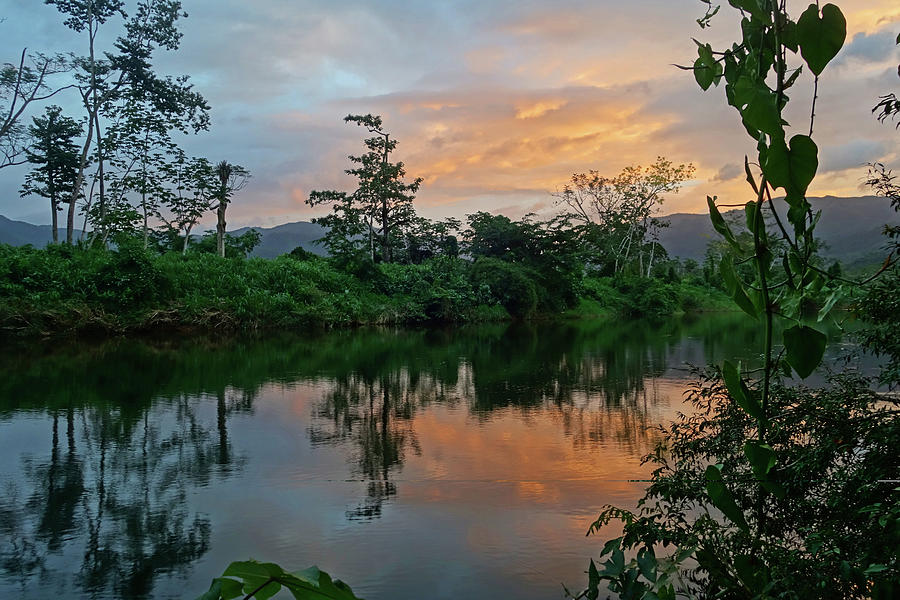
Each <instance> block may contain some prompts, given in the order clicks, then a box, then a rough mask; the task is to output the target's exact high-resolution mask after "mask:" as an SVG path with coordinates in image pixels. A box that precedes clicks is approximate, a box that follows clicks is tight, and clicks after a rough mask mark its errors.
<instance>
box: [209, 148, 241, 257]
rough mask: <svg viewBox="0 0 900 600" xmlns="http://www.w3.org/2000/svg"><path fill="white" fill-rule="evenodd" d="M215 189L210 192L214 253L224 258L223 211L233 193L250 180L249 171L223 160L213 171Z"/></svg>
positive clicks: (226, 207)
mask: <svg viewBox="0 0 900 600" xmlns="http://www.w3.org/2000/svg"><path fill="white" fill-rule="evenodd" d="M213 176H214V178H215V182H216V187H215V189H214V191H213V192H212V200H213V206H212V208H213V209H214V210H215V211H216V251H217V253H218V254H219V256H221V257H222V258H225V211H226V210H227V209H228V205H229V204H230V203H231V196H232V195H233V194H234V192H237V191H240V190H242V189H244V186H246V185H247V182H248V181H249V180H250V171H248V170H247V169H245V168H244V167H242V166H240V165H234V164H231V163H230V162H228V161H225V160H223V161H222V162H220V163H219V164H217V165H216V166H215V168H214V169H213Z"/></svg>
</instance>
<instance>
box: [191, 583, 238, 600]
mask: <svg viewBox="0 0 900 600" xmlns="http://www.w3.org/2000/svg"><path fill="white" fill-rule="evenodd" d="M222 597H223V596H222V582H221V581H220V580H219V579H213V582H212V585H211V586H209V589H208V590H207V591H206V592H205V593H204V594H203V595H201V596H198V597H197V600H219V599H220V598H222ZM232 597H233V596H232Z"/></svg>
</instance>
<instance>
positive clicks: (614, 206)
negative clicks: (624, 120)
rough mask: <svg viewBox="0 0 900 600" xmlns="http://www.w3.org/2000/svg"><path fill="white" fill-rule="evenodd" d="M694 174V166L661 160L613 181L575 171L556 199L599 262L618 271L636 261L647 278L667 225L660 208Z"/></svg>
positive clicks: (630, 169) (631, 168)
mask: <svg viewBox="0 0 900 600" xmlns="http://www.w3.org/2000/svg"><path fill="white" fill-rule="evenodd" d="M693 173H694V166H693V165H692V164H690V163H688V164H681V165H677V166H676V165H675V164H673V163H672V162H671V161H669V160H666V159H665V158H663V157H659V158H657V159H656V162H655V163H653V164H652V165H650V166H649V167H646V168H642V167H640V166H629V167H626V168H625V169H623V170H622V172H621V173H619V174H618V175H616V176H615V177H606V176H603V175H601V174H600V173H599V172H597V171H588V172H587V173H576V174H575V175H573V176H572V179H571V180H570V181H569V183H567V184H566V185H565V186H564V187H563V189H562V191H561V192H559V193H557V194H555V195H556V198H557V202H558V204H560V205H562V206H564V207H565V208H566V214H567V216H568V217H569V218H571V219H572V220H573V221H574V222H576V223H578V224H579V225H580V227H579V229H580V230H581V233H582V235H583V238H584V240H585V241H586V242H587V243H588V244H590V245H591V246H592V248H593V250H594V251H595V252H596V253H597V258H598V259H599V260H600V261H601V262H605V263H607V264H609V265H611V267H612V271H613V272H614V273H616V272H619V271H621V270H622V269H623V268H625V267H626V266H628V265H629V264H630V263H631V262H632V260H633V259H637V261H638V270H639V272H640V273H641V274H646V275H648V276H649V273H650V271H651V269H652V268H653V260H654V258H655V249H656V246H657V241H658V229H659V227H664V226H665V222H664V221H661V220H660V219H658V218H656V215H657V214H658V212H659V207H660V206H661V205H662V203H663V201H664V200H665V196H666V194H670V193H677V191H678V189H679V187H680V186H681V184H682V183H684V182H685V181H686V180H688V179H689V178H690V177H691V176H692V175H693ZM645 255H646V258H647V260H646V266H645V260H644V258H645Z"/></svg>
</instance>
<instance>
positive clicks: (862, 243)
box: [0, 196, 900, 265]
mask: <svg viewBox="0 0 900 600" xmlns="http://www.w3.org/2000/svg"><path fill="white" fill-rule="evenodd" d="M776 202H779V201H777V200H776ZM810 203H811V204H812V205H813V209H814V210H821V211H822V218H821V220H820V221H819V224H818V226H817V227H816V233H817V235H818V237H819V238H820V239H821V240H822V241H824V242H825V245H826V247H825V248H824V250H823V251H822V254H823V255H824V256H826V257H828V258H832V259H838V260H840V261H841V262H843V263H844V264H845V265H862V264H867V263H872V262H876V261H878V260H879V258H878V257H879V256H882V255H883V252H882V248H883V246H884V243H885V239H884V237H883V236H882V235H881V230H882V228H883V227H884V225H885V223H897V222H898V220H900V219H898V214H897V213H896V212H894V211H893V210H892V209H891V207H890V205H889V203H888V201H887V200H885V199H884V198H877V197H874V196H865V197H860V198H837V197H834V196H826V197H824V198H810ZM782 208H783V207H782ZM784 213H785V211H784V210H783V209H782V211H781V214H784ZM725 216H726V218H727V219H730V220H733V221H735V222H742V221H743V211H741V210H733V211H729V212H727V213H725ZM663 218H664V219H665V220H666V221H668V222H669V226H668V227H666V228H664V229H662V230H661V232H660V242H661V243H662V245H663V247H665V248H666V250H667V251H668V252H669V255H670V256H677V257H680V258H693V259H694V260H697V261H701V260H702V259H703V256H704V253H705V252H706V246H707V244H708V243H709V242H710V241H712V240H716V239H718V234H717V233H716V232H715V231H714V230H713V227H712V224H711V223H710V220H709V215H706V214H687V213H677V214H672V215H667V216H665V217H663ZM250 229H251V228H250V227H243V228H241V229H237V230H235V231H232V232H230V233H232V234H235V235H240V234H242V233H244V232H246V231H248V230H250ZM253 229H256V230H257V231H259V232H260V233H261V234H262V239H261V241H260V244H259V246H258V247H257V248H256V250H255V251H254V253H253V254H254V256H260V257H263V258H274V257H276V256H279V255H281V254H284V253H286V252H290V251H291V250H293V249H294V248H296V247H297V246H302V247H303V248H304V249H306V250H309V251H310V252H314V253H316V254H320V255H321V254H324V253H325V252H324V249H323V248H322V247H321V246H320V245H318V244H316V243H314V242H315V240H317V239H319V238H321V237H322V235H323V233H324V228H322V227H321V226H320V225H316V224H314V223H309V222H307V221H297V222H293V223H284V224H282V225H278V226H276V227H254V228H253ZM61 233H62V232H61ZM80 234H81V232H80V231H78V232H76V237H77V236H79V235H80ZM63 236H64V234H63ZM50 239H51V230H50V226H49V225H32V224H30V223H25V222H23V221H13V220H11V219H8V218H6V217H3V216H0V243H3V244H11V245H13V246H22V245H25V244H31V245H33V246H36V247H41V246H44V245H46V244H47V243H48V242H49V241H50ZM882 257H883V256H882Z"/></svg>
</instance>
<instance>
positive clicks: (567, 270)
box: [0, 213, 727, 334]
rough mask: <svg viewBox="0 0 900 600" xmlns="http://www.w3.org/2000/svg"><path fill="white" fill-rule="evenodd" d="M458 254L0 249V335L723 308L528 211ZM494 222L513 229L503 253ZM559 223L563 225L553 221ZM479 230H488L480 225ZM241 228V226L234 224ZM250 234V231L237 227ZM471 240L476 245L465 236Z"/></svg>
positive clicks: (667, 265)
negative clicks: (588, 255)
mask: <svg viewBox="0 0 900 600" xmlns="http://www.w3.org/2000/svg"><path fill="white" fill-rule="evenodd" d="M470 221H471V222H472V223H474V225H475V227H474V229H469V230H466V231H465V232H464V233H465V235H464V236H463V239H462V240H461V244H460V250H459V251H460V252H462V253H465V256H464V257H463V256H460V255H459V254H457V255H454V254H453V253H449V252H441V253H438V254H436V255H434V256H429V257H427V258H423V259H422V260H420V261H417V262H405V263H381V262H379V263H372V262H369V261H364V262H360V263H356V264H348V263H341V262H340V261H339V259H335V258H326V257H319V256H316V255H313V254H311V253H308V252H306V251H304V250H303V249H302V248H298V249H296V250H295V251H294V252H292V253H290V254H286V255H283V256H280V257H278V258H275V259H271V260H269V259H262V258H246V257H245V256H246V253H247V251H248V250H249V249H250V248H251V247H252V242H253V240H252V239H250V240H247V239H246V237H245V238H244V239H242V238H230V237H228V238H226V242H227V246H226V253H227V254H228V256H227V257H226V258H221V257H219V256H217V255H216V254H215V253H213V252H209V251H207V252H204V251H202V250H203V248H204V247H206V248H207V249H211V248H212V242H213V240H212V238H211V237H207V238H206V239H205V240H204V241H201V242H199V243H197V244H195V246H196V249H193V250H191V251H190V252H188V253H187V254H183V253H182V252H181V251H179V250H174V249H170V250H169V251H168V252H159V251H157V247H156V246H153V245H151V247H150V248H149V249H145V248H144V247H143V241H142V239H141V238H140V237H137V238H134V239H132V240H130V241H129V240H123V241H122V242H121V243H120V244H119V245H118V246H117V247H116V248H114V249H104V248H90V247H79V246H67V245H50V246H48V247H47V248H46V249H43V250H39V249H35V248H31V247H28V246H26V247H18V248H16V247H11V246H0V328H2V329H3V330H4V331H6V332H7V333H22V334H39V333H44V334H50V333H55V332H65V331H94V330H96V331H104V332H120V331H129V330H158V329H165V328H188V329H198V330H210V329H223V328H224V329H257V328H290V327H306V326H339V325H352V324H374V323H423V322H435V321H437V322H463V321H485V320H491V321H496V320H509V319H530V318H538V317H545V316H553V315H555V316H565V315H568V316H573V317H574V316H604V315H605V316H609V315H614V314H621V315H627V316H663V315H667V314H671V313H672V312H675V311H682V310H685V311H686V310H696V309H702V308H707V307H711V308H718V307H721V306H726V305H727V301H726V299H725V296H724V294H722V293H721V292H718V291H717V290H715V289H714V288H710V287H708V286H706V285H705V284H704V283H703V281H702V279H701V278H698V277H696V276H694V275H691V274H690V273H687V272H685V270H684V266H683V265H682V264H681V263H679V262H678V261H671V260H662V261H659V262H658V263H657V266H656V267H654V273H653V276H651V277H646V276H641V275H637V274H631V273H620V274H617V275H615V276H612V275H604V274H603V273H602V272H600V271H597V270H592V269H590V268H588V267H586V266H585V263H584V260H583V258H582V257H580V256H579V255H578V254H577V253H575V252H566V250H567V249H568V248H572V247H577V245H576V244H573V245H572V246H569V247H567V246H564V245H563V246H560V247H558V248H557V249H556V250H555V251H554V252H544V251H542V250H541V248H542V247H543V246H544V244H554V243H556V242H558V240H557V239H555V235H556V234H558V233H559V232H556V234H554V233H553V232H552V231H548V229H547V228H546V227H544V226H542V225H541V224H537V223H533V222H530V221H529V220H522V221H512V220H510V219H508V218H507V217H503V216H493V215H487V214H486V213H478V214H476V215H472V217H471V218H470ZM500 231H505V232H507V233H508V234H514V235H516V236H519V242H521V243H520V244H516V245H515V247H516V248H517V250H516V251H515V252H514V251H511V250H510V249H509V245H508V244H506V245H504V244H503V243H502V242H501V241H500V240H507V242H508V241H509V240H508V239H507V238H506V237H504V236H499V237H494V236H498V235H499V233H500ZM566 231H568V230H566ZM488 232H490V233H488ZM245 236H247V234H245ZM247 237H251V236H247ZM479 243H481V244H484V246H483V247H480V248H479V246H478V244H479Z"/></svg>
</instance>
